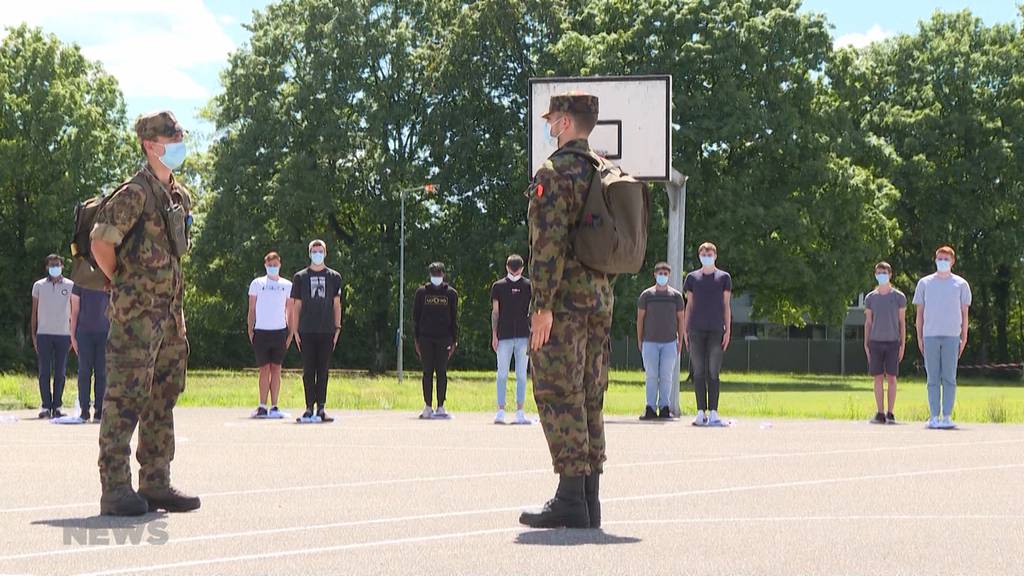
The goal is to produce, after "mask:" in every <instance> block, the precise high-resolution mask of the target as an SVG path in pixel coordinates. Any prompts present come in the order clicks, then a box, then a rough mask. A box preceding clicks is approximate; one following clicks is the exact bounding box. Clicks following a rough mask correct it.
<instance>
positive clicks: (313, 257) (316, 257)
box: [309, 252, 326, 266]
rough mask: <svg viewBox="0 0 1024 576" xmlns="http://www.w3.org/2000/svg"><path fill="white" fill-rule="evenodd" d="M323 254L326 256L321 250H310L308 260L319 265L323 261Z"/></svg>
mask: <svg viewBox="0 0 1024 576" xmlns="http://www.w3.org/2000/svg"><path fill="white" fill-rule="evenodd" d="M325 256H326V254H324V253H323V252H311V253H310V255H309V260H310V262H312V263H313V264H316V265H317V266H319V265H321V264H323V263H324V257H325Z"/></svg>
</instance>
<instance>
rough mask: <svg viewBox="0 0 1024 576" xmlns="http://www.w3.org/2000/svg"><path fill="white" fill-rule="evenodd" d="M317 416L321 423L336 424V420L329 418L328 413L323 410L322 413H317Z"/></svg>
mask: <svg viewBox="0 0 1024 576" xmlns="http://www.w3.org/2000/svg"><path fill="white" fill-rule="evenodd" d="M316 416H317V418H319V419H320V421H321V422H334V418H331V417H330V416H328V415H327V412H324V409H323V408H321V409H320V411H319V412H317V413H316Z"/></svg>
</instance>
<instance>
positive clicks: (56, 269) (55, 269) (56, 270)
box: [46, 266, 63, 278]
mask: <svg viewBox="0 0 1024 576" xmlns="http://www.w3.org/2000/svg"><path fill="white" fill-rule="evenodd" d="M46 270H47V272H49V273H50V278H56V277H57V276H60V273H61V271H62V270H63V268H61V267H60V266H50V267H49V268H47V269H46Z"/></svg>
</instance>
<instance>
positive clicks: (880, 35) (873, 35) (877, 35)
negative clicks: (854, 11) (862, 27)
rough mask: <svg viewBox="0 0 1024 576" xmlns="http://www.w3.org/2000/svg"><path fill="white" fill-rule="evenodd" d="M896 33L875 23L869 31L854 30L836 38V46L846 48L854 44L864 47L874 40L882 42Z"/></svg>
mask: <svg viewBox="0 0 1024 576" xmlns="http://www.w3.org/2000/svg"><path fill="white" fill-rule="evenodd" d="M894 34H895V33H894V32H893V31H891V30H883V29H882V26H881V25H879V24H875V25H874V26H872V27H871V28H869V29H868V31H867V32H852V33H850V34H843V35H842V36H840V37H839V38H836V41H835V47H836V48H845V47H846V46H853V47H854V48H863V47H865V46H867V45H869V44H872V43H874V42H881V41H882V40H885V39H886V38H889V37H891V36H893V35H894Z"/></svg>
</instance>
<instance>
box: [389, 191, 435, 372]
mask: <svg viewBox="0 0 1024 576" xmlns="http://www.w3.org/2000/svg"><path fill="white" fill-rule="evenodd" d="M417 190H423V191H424V192H426V193H427V194H431V193H433V192H434V185H433V184H424V185H422V186H415V187H412V188H403V189H401V190H400V191H399V195H400V196H401V199H402V218H401V225H400V230H399V241H398V334H397V335H396V337H397V340H398V341H397V343H396V346H397V347H398V383H399V384H402V382H403V381H404V379H405V374H404V371H403V369H402V349H403V344H404V343H405V197H406V195H407V194H409V193H410V192H415V191H417Z"/></svg>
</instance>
